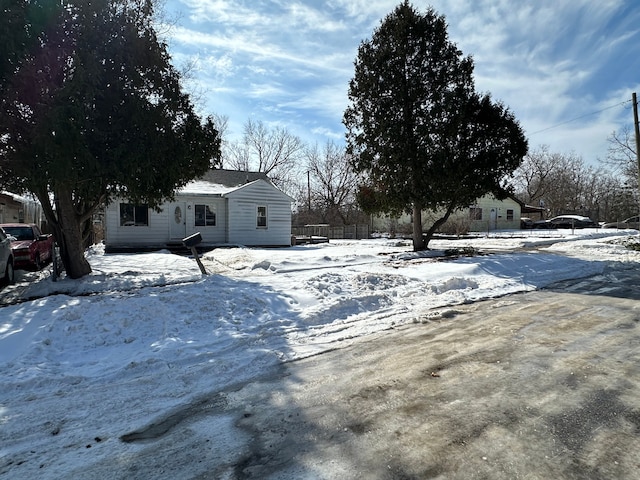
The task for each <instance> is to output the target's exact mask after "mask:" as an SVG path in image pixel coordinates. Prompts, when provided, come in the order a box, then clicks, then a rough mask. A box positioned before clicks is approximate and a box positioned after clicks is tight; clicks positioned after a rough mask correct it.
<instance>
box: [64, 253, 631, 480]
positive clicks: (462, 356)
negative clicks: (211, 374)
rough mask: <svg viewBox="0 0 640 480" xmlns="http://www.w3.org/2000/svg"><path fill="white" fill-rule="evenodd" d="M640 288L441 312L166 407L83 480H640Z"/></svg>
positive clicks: (623, 284)
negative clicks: (126, 450) (125, 451)
mask: <svg viewBox="0 0 640 480" xmlns="http://www.w3.org/2000/svg"><path fill="white" fill-rule="evenodd" d="M638 285H640V272H639V271H638V269H637V268H630V267H628V266H627V267H624V266H623V265H620V266H615V265H614V266H613V267H612V268H610V269H609V270H608V271H607V272H605V274H604V275H601V276H598V277H594V278H591V279H587V280H582V281H573V282H564V283H562V284H557V285H554V286H553V288H549V289H546V290H543V291H537V292H531V293H526V294H520V295H513V296H509V297H504V298H500V299H495V300H491V301H486V302H481V303H475V304H469V305H463V306H460V307H456V308H450V309H444V310H442V311H440V315H439V316H435V317H434V316H433V315H430V316H429V317H426V316H425V319H424V322H422V323H416V324H413V325H409V326H404V327H400V328H397V329H395V330H392V331H387V332H383V333H381V334H379V335H376V336H374V337H369V338H368V339H366V340H362V341H358V342H356V343H355V344H354V345H352V346H349V347H347V348H344V349H339V350H334V351H330V352H328V353H324V354H321V355H318V356H316V357H312V358H307V359H305V360H301V361H296V362H291V363H288V364H285V365H283V366H282V367H281V368H280V369H279V370H277V371H273V372H272V373H271V375H270V376H269V377H267V378H260V379H258V380H256V381H253V382H250V383H245V384H240V385H236V386H235V387H234V388H232V389H229V390H227V391H224V392H212V394H211V396H209V397H207V398H203V399H201V400H199V401H198V402H197V403H195V404H193V405H187V406H185V407H184V408H182V409H180V410H177V411H171V412H165V413H164V414H162V415H160V416H159V417H158V418H156V419H154V420H153V421H152V422H151V423H150V424H149V425H148V426H147V427H144V428H141V429H139V430H137V431H132V432H123V436H122V437H121V441H124V442H127V443H133V444H137V445H138V449H137V450H136V451H135V453H132V454H131V455H130V456H127V457H126V458H118V459H113V461H110V462H104V463H101V464H93V465H86V468H83V469H81V471H77V472H73V477H74V478H185V479H186V478H193V479H209V478H210V479H237V480H240V479H280V480H283V479H341V480H342V479H365V478H366V479H447V480H448V479H464V480H468V479H487V480H489V479H491V480H497V479H510V480H511V479H545V480H548V479H612V480H613V479H638V478H640V457H639V456H638V452H639V451H640V401H639V400H640V368H639V367H640V328H639V326H640V306H639V304H638V302H637V300H638V299H640V293H639V292H640V291H639V289H638V287H637V286H638ZM205 424H206V425H207V427H208V428H200V427H202V426H203V425H205ZM211 425H221V426H224V428H221V429H220V431H222V432H228V431H229V428H227V427H228V426H229V425H235V428H232V429H231V430H232V431H234V432H235V434H234V435H228V434H227V435H226V436H222V437H212V436H211V435H210V433H208V432H210V431H211V428H210V427H211Z"/></svg>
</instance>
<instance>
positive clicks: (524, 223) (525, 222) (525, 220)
mask: <svg viewBox="0 0 640 480" xmlns="http://www.w3.org/2000/svg"><path fill="white" fill-rule="evenodd" d="M520 228H521V229H523V230H528V229H530V228H533V220H531V219H530V218H529V217H520Z"/></svg>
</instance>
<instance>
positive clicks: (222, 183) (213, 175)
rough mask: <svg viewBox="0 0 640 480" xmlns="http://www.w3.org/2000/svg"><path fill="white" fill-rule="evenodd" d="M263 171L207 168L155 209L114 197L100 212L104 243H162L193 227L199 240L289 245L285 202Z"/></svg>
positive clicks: (149, 245) (288, 214)
mask: <svg viewBox="0 0 640 480" xmlns="http://www.w3.org/2000/svg"><path fill="white" fill-rule="evenodd" d="M292 201H293V199H292V198H291V197H289V196H288V195H287V194H285V193H284V192H282V191H281V190H279V189H278V188H277V187H275V186H274V185H273V184H272V183H271V181H270V180H269V178H268V177H267V176H266V175H265V174H263V173H257V172H241V171H235V170H210V171H209V172H207V173H206V174H205V175H204V176H203V177H201V178H199V179H198V180H195V181H192V182H190V183H188V184H187V185H186V186H184V187H183V188H181V189H180V190H178V191H177V192H176V195H175V199H174V201H173V202H170V203H166V204H164V205H162V206H161V211H160V212H156V211H155V210H153V209H150V208H149V207H148V206H147V205H136V204H133V203H130V202H128V201H127V200H126V199H116V200H115V201H113V202H111V203H110V204H109V205H108V206H107V208H106V211H105V240H104V241H105V247H106V249H107V251H109V250H111V251H114V250H122V249H142V248H144V249H150V248H166V247H170V246H172V245H180V244H181V243H182V239H183V238H186V237H188V236H190V235H192V234H194V233H196V232H199V233H200V235H201V236H202V245H204V246H216V245H228V244H234V245H246V246H288V245H291V202H292Z"/></svg>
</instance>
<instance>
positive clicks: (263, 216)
mask: <svg viewBox="0 0 640 480" xmlns="http://www.w3.org/2000/svg"><path fill="white" fill-rule="evenodd" d="M257 226H258V228H267V207H265V206H259V207H258V215H257Z"/></svg>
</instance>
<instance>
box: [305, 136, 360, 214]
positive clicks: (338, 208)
mask: <svg viewBox="0 0 640 480" xmlns="http://www.w3.org/2000/svg"><path fill="white" fill-rule="evenodd" d="M305 155H306V157H307V165H308V169H309V172H310V175H311V179H312V182H313V183H312V188H311V192H309V193H310V195H311V197H312V205H313V210H314V211H315V212H316V213H317V214H318V215H319V216H320V217H321V221H322V222H328V223H332V224H338V223H341V224H345V225H346V224H349V223H353V222H355V221H356V220H357V219H356V218H354V217H355V216H356V215H354V214H355V213H356V212H359V210H358V208H357V206H356V198H355V194H356V189H357V183H358V182H357V176H356V174H355V172H354V171H353V169H352V167H351V165H350V163H349V158H348V155H347V153H346V150H345V148H344V147H341V146H339V145H336V144H335V143H334V142H331V141H329V142H327V143H326V144H325V145H324V147H323V148H322V149H320V148H319V147H318V145H317V144H316V145H315V146H314V147H312V148H309V149H307V151H306V154H305Z"/></svg>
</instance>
